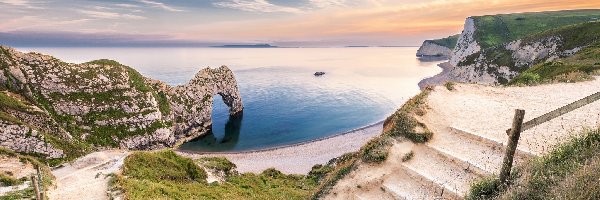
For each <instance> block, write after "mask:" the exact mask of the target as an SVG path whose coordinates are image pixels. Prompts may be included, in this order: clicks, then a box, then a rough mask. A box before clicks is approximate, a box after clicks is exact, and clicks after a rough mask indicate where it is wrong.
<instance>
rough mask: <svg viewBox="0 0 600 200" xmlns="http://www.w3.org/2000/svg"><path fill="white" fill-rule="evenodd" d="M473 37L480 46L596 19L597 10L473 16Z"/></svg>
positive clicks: (492, 44)
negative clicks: (474, 27) (474, 26)
mask: <svg viewBox="0 0 600 200" xmlns="http://www.w3.org/2000/svg"><path fill="white" fill-rule="evenodd" d="M473 19H474V20H475V25H476V27H477V30H476V31H475V40H477V42H478V43H479V45H481V47H482V48H484V49H485V48H490V47H493V46H497V45H500V44H504V43H507V42H510V41H514V40H517V39H519V38H523V37H526V36H529V35H531V34H535V33H540V32H543V31H546V30H550V29H555V28H559V27H563V26H567V25H572V24H578V23H583V22H589V21H596V20H598V19H600V10H573V11H551V12H536V13H518V14H501V15H489V16H478V17H473Z"/></svg>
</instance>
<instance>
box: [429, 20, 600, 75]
mask: <svg viewBox="0 0 600 200" xmlns="http://www.w3.org/2000/svg"><path fill="white" fill-rule="evenodd" d="M595 25H596V24H588V26H595ZM476 30H477V27H476V26H475V20H474V19H473V18H467V20H466V21H465V26H464V30H463V32H462V34H461V35H460V37H459V39H458V42H457V44H456V47H455V48H454V50H453V52H452V55H451V59H450V61H449V64H450V67H447V70H445V71H444V73H445V74H444V75H443V77H445V78H446V79H448V80H451V81H457V82H468V83H480V84H499V83H500V84H505V83H508V82H509V81H510V80H512V79H513V78H515V77H516V76H518V75H519V73H521V72H522V71H524V70H526V69H528V68H529V67H531V66H533V65H535V64H537V63H541V62H548V61H553V60H555V59H557V58H562V57H568V56H571V55H573V54H575V53H577V52H578V51H579V50H581V49H582V48H584V47H585V46H586V45H589V44H591V43H592V42H593V40H590V41H585V40H582V41H583V42H582V43H581V44H577V45H579V46H576V47H574V46H573V44H568V42H565V41H567V40H568V39H569V38H564V36H563V33H564V32H560V31H565V32H568V31H569V30H567V29H565V30H558V31H559V32H556V33H553V34H545V33H540V34H533V35H531V36H527V37H524V38H522V39H518V40H516V41H512V42H508V43H506V44H502V45H498V46H495V47H490V48H486V49H482V48H481V46H480V45H479V44H478V42H477V40H476V38H475V32H476ZM586 37H587V36H586ZM590 38H592V39H593V38H594V37H593V36H590ZM440 77H441V76H440Z"/></svg>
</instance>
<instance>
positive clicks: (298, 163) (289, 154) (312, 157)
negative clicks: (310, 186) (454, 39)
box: [174, 62, 452, 174]
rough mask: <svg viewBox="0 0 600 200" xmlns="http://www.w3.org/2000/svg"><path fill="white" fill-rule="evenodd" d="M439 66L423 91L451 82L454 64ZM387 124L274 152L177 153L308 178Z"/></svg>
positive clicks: (248, 169) (425, 80) (255, 170)
mask: <svg viewBox="0 0 600 200" xmlns="http://www.w3.org/2000/svg"><path fill="white" fill-rule="evenodd" d="M437 66H438V67H440V68H442V72H440V73H438V74H436V75H434V76H431V77H426V78H423V79H422V80H421V81H419V83H418V86H419V88H420V89H421V90H423V89H424V88H425V87H427V86H432V85H441V84H444V83H445V82H447V81H448V80H451V77H450V75H449V71H450V69H451V67H452V66H451V65H450V63H449V62H442V63H439V64H438V65H437ZM384 121H385V120H381V121H379V122H376V123H373V124H370V125H366V126H363V127H360V128H356V129H353V130H350V131H346V132H342V133H338V134H334V135H331V136H327V137H323V138H318V139H314V140H309V141H305V142H300V143H296V144H290V145H283V146H278V147H272V148H265V149H258V150H248V151H238V152H198V151H190V150H179V149H174V151H175V152H176V153H177V154H179V155H181V156H185V157H189V158H193V159H197V158H202V157H214V156H222V157H225V158H227V159H228V160H230V161H231V162H233V163H235V164H236V166H237V171H238V172H240V173H246V172H252V173H261V172H262V171H264V170H265V169H268V168H275V169H277V170H279V171H281V172H283V173H285V174H307V173H308V172H310V170H311V169H312V167H313V166H314V165H316V164H326V163H327V162H328V161H329V160H331V159H333V158H337V157H339V156H341V155H343V154H345V153H349V152H356V151H358V150H360V148H361V147H362V146H363V145H364V144H366V143H367V142H368V141H370V140H371V139H372V138H374V137H377V136H379V135H381V134H382V132H383V123H384Z"/></svg>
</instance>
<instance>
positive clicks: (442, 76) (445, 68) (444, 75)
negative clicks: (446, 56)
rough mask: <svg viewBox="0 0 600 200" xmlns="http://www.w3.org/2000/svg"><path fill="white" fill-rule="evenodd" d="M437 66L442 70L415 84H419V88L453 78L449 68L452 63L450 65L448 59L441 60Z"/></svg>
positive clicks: (440, 83)
mask: <svg viewBox="0 0 600 200" xmlns="http://www.w3.org/2000/svg"><path fill="white" fill-rule="evenodd" d="M437 66H438V67H440V68H442V72H440V73H439V74H436V75H434V76H431V77H427V78H424V79H423V80H421V81H419V83H418V84H417V85H419V88H420V89H421V90H423V89H424V88H426V87H428V86H436V85H442V84H444V83H446V82H448V81H452V80H453V77H452V76H451V75H450V69H451V68H452V65H450V61H446V62H442V63H440V64H438V65H437Z"/></svg>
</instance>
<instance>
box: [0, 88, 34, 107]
mask: <svg viewBox="0 0 600 200" xmlns="http://www.w3.org/2000/svg"><path fill="white" fill-rule="evenodd" d="M0 108H2V109H13V110H18V111H29V109H30V108H31V107H30V106H28V105H26V104H25V103H23V101H21V100H19V99H17V98H15V97H12V96H9V95H8V94H7V93H6V92H4V91H0Z"/></svg>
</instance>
